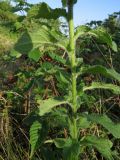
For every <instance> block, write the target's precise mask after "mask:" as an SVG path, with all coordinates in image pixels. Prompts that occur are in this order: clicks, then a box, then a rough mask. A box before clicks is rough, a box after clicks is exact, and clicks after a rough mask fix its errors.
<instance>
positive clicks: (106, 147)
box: [81, 136, 113, 160]
mask: <svg viewBox="0 0 120 160" xmlns="http://www.w3.org/2000/svg"><path fill="white" fill-rule="evenodd" d="M81 143H82V144H83V145H86V146H89V147H95V148H96V149H97V150H98V151H99V152H100V153H101V154H102V155H103V156H104V157H105V158H106V159H107V160H113V157H112V151H111V148H112V145H113V144H112V142H111V141H109V140H108V139H105V138H99V137H96V136H87V137H85V138H84V139H83V140H82V141H81Z"/></svg>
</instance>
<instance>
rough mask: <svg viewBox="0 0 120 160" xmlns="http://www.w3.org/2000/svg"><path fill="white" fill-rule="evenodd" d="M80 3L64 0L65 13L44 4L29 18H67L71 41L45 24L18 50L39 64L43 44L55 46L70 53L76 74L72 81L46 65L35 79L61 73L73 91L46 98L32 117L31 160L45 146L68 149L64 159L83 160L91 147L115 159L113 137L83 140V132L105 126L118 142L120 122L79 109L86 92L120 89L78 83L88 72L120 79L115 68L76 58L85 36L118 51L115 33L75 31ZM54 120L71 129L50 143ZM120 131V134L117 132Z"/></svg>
mask: <svg viewBox="0 0 120 160" xmlns="http://www.w3.org/2000/svg"><path fill="white" fill-rule="evenodd" d="M76 2H77V0H62V4H63V6H64V7H65V8H62V9H51V8H50V7H49V6H48V5H47V4H45V3H40V4H38V5H36V6H34V7H33V8H31V10H30V11H29V12H28V17H32V18H34V19H39V17H40V18H41V17H42V15H43V18H44V19H55V20H56V19H57V18H59V17H61V16H62V17H65V19H67V22H68V24H69V37H68V38H67V37H66V36H65V35H63V34H62V33H61V32H60V31H56V30H55V28H52V27H48V26H44V25H42V26H40V28H39V29H38V28H35V27H34V26H33V30H32V31H31V30H30V29H27V31H26V32H25V33H24V34H23V35H22V37H21V38H20V39H19V40H18V43H17V44H16V45H15V47H14V49H15V50H16V51H18V52H20V53H25V54H28V55H29V56H30V58H32V59H35V60H37V61H38V60H39V58H40V57H41V56H42V55H43V53H41V51H40V47H41V45H48V46H49V45H52V46H55V47H56V48H62V49H63V50H64V51H65V52H67V54H68V57H69V62H68V61H65V63H66V64H65V65H66V66H67V67H68V68H70V70H71V71H70V73H68V76H69V77H67V76H66V75H65V73H64V74H63V71H62V68H61V67H60V66H59V67H55V68H54V69H53V70H50V69H49V67H48V68H47V66H46V68H47V69H46V70H45V69H44V71H43V70H42V69H41V68H40V69H38V70H37V72H36V73H35V76H45V74H50V75H54V74H56V75H57V78H58V79H60V80H61V83H62V84H64V85H65V86H66V87H67V95H65V96H62V97H51V98H48V99H46V100H41V99H40V98H38V101H37V104H38V108H37V109H36V110H35V111H34V112H32V113H31V114H30V115H29V121H28V122H29V123H30V122H31V120H32V125H31V129H30V143H31V155H30V157H31V158H33V156H34V153H35V151H36V150H37V149H38V148H39V147H40V146H42V144H44V143H45V144H46V143H54V145H55V146H56V147H57V148H60V149H62V153H63V154H62V159H63V160H78V159H79V158H80V154H81V152H82V150H84V148H85V147H94V148H96V149H97V150H98V152H100V153H101V154H102V155H103V156H104V157H105V158H106V159H108V160H113V155H112V151H111V147H112V142H111V141H110V140H109V139H108V138H107V139H106V138H102V137H100V138H99V137H97V136H93V135H86V136H84V137H81V135H80V130H81V129H85V128H90V126H91V125H92V124H93V123H97V124H100V125H102V126H103V127H104V128H105V129H106V130H108V132H109V133H111V134H112V135H113V136H115V138H120V124H117V125H115V124H114V123H113V122H112V121H111V120H110V119H109V118H108V117H107V116H106V115H96V114H95V115H91V114H85V113H79V111H78V109H79V108H80V104H81V103H82V98H81V97H82V95H84V93H86V90H92V89H97V88H102V89H109V90H111V91H112V92H113V93H115V94H120V92H119V90H120V87H119V86H116V85H113V84H105V83H104V84H101V83H99V82H96V83H93V84H92V85H90V86H85V85H82V84H80V82H78V77H80V76H81V75H82V74H84V73H93V74H97V73H98V74H102V75H103V76H106V77H109V78H114V79H116V80H118V81H119V80H120V79H119V76H120V75H119V74H118V73H117V72H115V71H114V70H113V69H112V70H109V69H107V68H105V67H102V66H94V67H88V68H87V67H86V68H83V61H82V59H79V58H76V51H75V46H76V41H77V38H79V37H81V36H88V35H89V36H91V37H92V36H93V37H94V38H96V39H98V40H100V42H103V43H104V44H106V45H107V46H108V47H109V48H111V49H112V50H114V51H116V49H117V48H116V45H115V43H113V41H112V39H111V37H110V35H109V34H108V33H107V32H106V31H105V30H104V29H102V28H98V29H96V30H92V29H90V28H88V27H86V26H80V27H78V28H77V29H76V31H75V29H74V21H73V7H74V4H75V3H76ZM66 8H67V9H66ZM44 67H45V66H44ZM65 91H66V89H65ZM78 91H79V92H78ZM63 95H64V94H63ZM48 117H49V121H50V119H52V118H53V117H54V119H55V120H56V124H57V125H58V126H61V127H62V128H66V129H67V132H68V133H67V137H65V138H64V137H62V138H53V139H47V140H46V136H47V133H48V130H49V126H50V125H51V124H50V122H49V121H48ZM31 118H32V119H31ZM115 130H116V133H115V132H114V131H115Z"/></svg>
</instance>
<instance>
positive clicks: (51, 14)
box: [28, 2, 67, 19]
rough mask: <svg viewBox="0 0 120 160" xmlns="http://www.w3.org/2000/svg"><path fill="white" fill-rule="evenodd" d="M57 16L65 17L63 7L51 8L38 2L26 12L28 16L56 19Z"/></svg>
mask: <svg viewBox="0 0 120 160" xmlns="http://www.w3.org/2000/svg"><path fill="white" fill-rule="evenodd" d="M59 17H65V18H66V17H67V13H66V10H65V9H63V8H56V9H51V8H50V7H49V6H48V4H46V3H44V2H43V3H40V4H36V5H34V6H33V7H32V8H31V9H30V10H29V12H28V18H36V19H39V18H46V19H57V18H59Z"/></svg>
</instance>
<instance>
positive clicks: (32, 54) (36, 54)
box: [28, 48, 42, 62]
mask: <svg viewBox="0 0 120 160" xmlns="http://www.w3.org/2000/svg"><path fill="white" fill-rule="evenodd" d="M41 56H42V53H40V51H39V49H38V48H37V49H34V50H32V51H31V52H29V55H28V57H29V58H31V59H33V60H34V61H36V62H38V61H39V59H40V57H41Z"/></svg>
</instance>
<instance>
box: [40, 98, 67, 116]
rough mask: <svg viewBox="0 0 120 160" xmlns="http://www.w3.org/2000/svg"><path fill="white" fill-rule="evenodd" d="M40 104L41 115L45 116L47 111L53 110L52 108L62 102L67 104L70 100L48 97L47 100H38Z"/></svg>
mask: <svg viewBox="0 0 120 160" xmlns="http://www.w3.org/2000/svg"><path fill="white" fill-rule="evenodd" d="M37 103H38V104H39V115H40V116H43V115H44V114H46V113H49V112H51V110H52V109H53V108H54V107H56V106H59V105H61V104H67V103H68V102H67V101H65V100H64V99H62V98H54V99H46V100H38V101H37Z"/></svg>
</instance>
